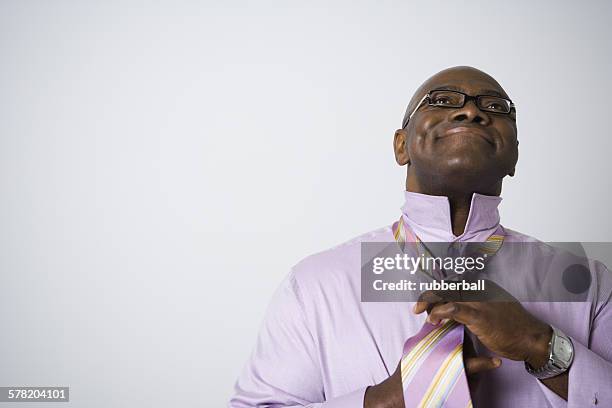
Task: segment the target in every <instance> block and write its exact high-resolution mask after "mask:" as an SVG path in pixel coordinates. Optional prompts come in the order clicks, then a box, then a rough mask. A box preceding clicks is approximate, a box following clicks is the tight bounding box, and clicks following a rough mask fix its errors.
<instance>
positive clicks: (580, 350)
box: [538, 338, 612, 408]
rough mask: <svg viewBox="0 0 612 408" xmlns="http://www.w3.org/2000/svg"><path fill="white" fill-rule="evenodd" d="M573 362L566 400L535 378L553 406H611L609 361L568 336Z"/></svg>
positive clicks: (559, 407) (560, 407)
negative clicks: (570, 340)
mask: <svg viewBox="0 0 612 408" xmlns="http://www.w3.org/2000/svg"><path fill="white" fill-rule="evenodd" d="M572 344H573V345H574V361H573V362H572V366H571V367H570V370H569V379H568V382H569V384H568V390H567V391H568V392H567V394H568V395H567V396H568V400H567V401H565V400H564V399H563V398H561V397H560V396H558V395H557V394H556V393H554V392H553V391H551V390H550V389H549V388H548V387H547V386H546V385H544V383H542V382H541V381H538V383H539V384H540V388H541V389H542V392H543V393H544V395H545V396H546V399H547V400H548V402H549V403H550V404H551V405H552V406H553V407H554V408H565V407H568V408H574V407H580V408H582V407H592V408H599V407H610V406H612V391H611V390H610V386H609V384H612V370H611V369H610V368H611V367H610V363H609V362H607V361H606V360H604V359H603V358H602V357H600V356H599V355H597V354H595V353H594V352H593V351H592V350H589V349H588V348H587V347H585V346H584V345H582V344H581V343H579V342H577V341H576V340H575V339H573V338H572Z"/></svg>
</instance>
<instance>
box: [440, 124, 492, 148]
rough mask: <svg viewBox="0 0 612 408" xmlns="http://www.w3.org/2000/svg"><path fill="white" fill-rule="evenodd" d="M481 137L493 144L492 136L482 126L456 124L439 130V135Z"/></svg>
mask: <svg viewBox="0 0 612 408" xmlns="http://www.w3.org/2000/svg"><path fill="white" fill-rule="evenodd" d="M450 136H452V137H470V136H476V137H481V138H483V139H484V140H485V141H487V142H488V143H490V144H491V145H494V141H493V137H492V136H491V135H489V134H488V133H487V132H485V131H484V130H483V129H482V128H480V127H476V126H466V125H456V126H452V127H450V128H448V129H447V130H446V131H443V132H441V137H450Z"/></svg>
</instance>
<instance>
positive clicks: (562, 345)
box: [553, 337, 573, 364]
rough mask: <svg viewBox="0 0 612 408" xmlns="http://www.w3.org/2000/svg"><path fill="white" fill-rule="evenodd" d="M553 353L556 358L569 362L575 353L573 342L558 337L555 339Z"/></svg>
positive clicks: (565, 362)
mask: <svg viewBox="0 0 612 408" xmlns="http://www.w3.org/2000/svg"><path fill="white" fill-rule="evenodd" d="M553 353H554V356H555V360H557V359H558V360H560V362H563V363H564V364H569V363H570V361H571V359H572V354H573V347H572V344H571V343H570V342H569V341H568V340H567V339H565V338H563V337H557V338H556V339H555V343H554V350H553Z"/></svg>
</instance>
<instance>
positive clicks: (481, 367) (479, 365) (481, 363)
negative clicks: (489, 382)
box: [465, 357, 502, 375]
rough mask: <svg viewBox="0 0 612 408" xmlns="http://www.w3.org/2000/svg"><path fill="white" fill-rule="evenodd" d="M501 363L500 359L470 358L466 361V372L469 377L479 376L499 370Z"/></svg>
mask: <svg viewBox="0 0 612 408" xmlns="http://www.w3.org/2000/svg"><path fill="white" fill-rule="evenodd" d="M501 363H502V362H501V359H499V358H498V357H469V358H466V359H465V372H466V374H467V375H471V374H477V373H480V372H482V371H488V370H493V369H495V368H498V367H500V366H501Z"/></svg>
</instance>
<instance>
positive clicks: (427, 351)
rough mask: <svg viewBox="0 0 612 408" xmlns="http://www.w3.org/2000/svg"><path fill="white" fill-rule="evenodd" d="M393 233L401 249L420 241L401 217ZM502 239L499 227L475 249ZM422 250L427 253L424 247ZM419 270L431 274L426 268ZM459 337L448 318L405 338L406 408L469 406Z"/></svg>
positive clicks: (490, 250) (485, 250)
mask: <svg viewBox="0 0 612 408" xmlns="http://www.w3.org/2000/svg"><path fill="white" fill-rule="evenodd" d="M393 235H394V236H395V239H396V240H397V242H398V243H399V244H400V246H401V247H402V250H403V249H404V246H405V244H406V243H407V242H413V243H415V244H417V245H419V244H420V243H421V241H420V240H419V238H418V237H417V236H416V235H414V234H413V233H412V231H410V229H409V228H408V227H407V226H406V225H405V223H404V221H403V217H402V218H400V220H399V221H397V222H396V223H395V224H393ZM503 241H504V235H503V229H502V228H501V226H500V227H498V228H497V230H496V231H495V232H494V233H493V235H491V236H490V237H489V238H487V241H486V242H482V243H479V245H478V252H479V253H481V254H488V255H492V254H495V253H496V252H497V250H498V249H499V248H500V247H501V245H502V243H503ZM421 249H422V248H421ZM424 251H425V252H426V253H427V254H428V256H430V254H429V251H427V249H424ZM423 272H425V273H427V274H428V275H430V276H432V274H431V273H428V271H423ZM463 336H464V327H463V325H462V324H459V323H457V322H454V321H448V322H446V323H444V324H442V325H440V326H434V325H431V324H429V323H425V325H424V326H423V327H422V328H421V330H420V331H419V332H418V333H417V334H416V335H415V336H413V337H411V338H409V339H408V340H406V343H405V344H404V350H403V354H402V361H401V375H402V386H403V389H404V403H405V406H406V408H413V407H414V408H416V407H419V408H420V407H426V408H430V407H448V408H466V407H472V399H471V397H470V390H469V387H468V383H467V378H466V375H465V368H464V366H463Z"/></svg>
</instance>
